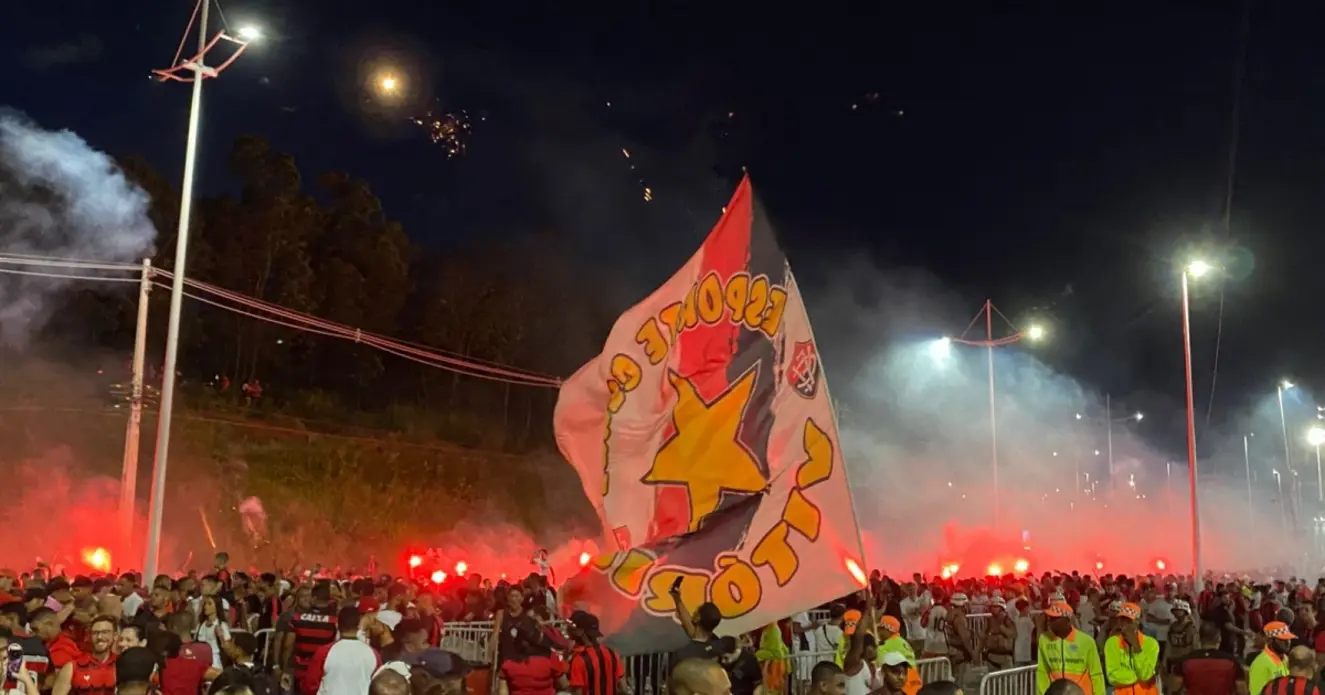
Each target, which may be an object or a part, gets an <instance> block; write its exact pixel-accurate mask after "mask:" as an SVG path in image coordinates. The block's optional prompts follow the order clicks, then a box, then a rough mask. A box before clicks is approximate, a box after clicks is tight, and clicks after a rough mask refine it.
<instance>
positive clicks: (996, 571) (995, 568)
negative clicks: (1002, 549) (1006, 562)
mask: <svg viewBox="0 0 1325 695" xmlns="http://www.w3.org/2000/svg"><path fill="white" fill-rule="evenodd" d="M989 576H991V577H1001V576H1003V566H1002V565H1000V564H998V563H997V562H995V563H994V564H992V565H990V566H989Z"/></svg>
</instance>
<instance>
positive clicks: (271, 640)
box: [253, 628, 276, 667]
mask: <svg viewBox="0 0 1325 695" xmlns="http://www.w3.org/2000/svg"><path fill="white" fill-rule="evenodd" d="M253 638H254V639H256V640H257V641H258V645H260V647H261V649H262V653H261V654H258V655H257V656H258V657H259V658H260V659H261V660H260V661H259V662H258V663H260V664H262V665H263V666H268V667H270V666H274V665H275V664H274V663H273V662H272V659H271V650H272V649H273V648H274V647H275V646H276V644H275V642H276V631H275V630H273V629H271V628H267V629H265V630H256V631H254V632H253Z"/></svg>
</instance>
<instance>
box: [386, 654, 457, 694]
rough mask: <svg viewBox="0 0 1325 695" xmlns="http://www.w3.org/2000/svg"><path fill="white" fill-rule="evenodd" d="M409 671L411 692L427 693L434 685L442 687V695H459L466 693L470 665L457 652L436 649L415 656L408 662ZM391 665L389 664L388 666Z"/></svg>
mask: <svg viewBox="0 0 1325 695" xmlns="http://www.w3.org/2000/svg"><path fill="white" fill-rule="evenodd" d="M406 663H407V665H408V667H409V669H408V673H409V676H408V677H409V682H410V690H411V691H413V692H420V693H426V692H428V689H429V688H431V687H433V686H434V685H438V684H439V685H440V686H441V691H442V692H441V694H440V695H458V693H461V692H463V691H464V685H465V677H466V676H468V675H469V672H470V667H469V663H468V662H466V661H465V660H464V659H462V658H461V657H460V655H459V654H456V653H455V652H448V651H446V650H443V649H438V648H436V647H429V648H428V649H425V650H423V651H422V652H419V653H418V654H415V655H414V656H413V657H411V659H410V660H409V661H408V662H406ZM387 665H389V664H387Z"/></svg>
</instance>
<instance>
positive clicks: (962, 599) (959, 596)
mask: <svg viewBox="0 0 1325 695" xmlns="http://www.w3.org/2000/svg"><path fill="white" fill-rule="evenodd" d="M966 601H967V598H966V594H963V593H962V592H960V591H958V592H957V593H955V594H953V595H952V601H951V602H952V605H954V606H965V605H966Z"/></svg>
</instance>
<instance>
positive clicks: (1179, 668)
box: [1170, 622, 1258, 695]
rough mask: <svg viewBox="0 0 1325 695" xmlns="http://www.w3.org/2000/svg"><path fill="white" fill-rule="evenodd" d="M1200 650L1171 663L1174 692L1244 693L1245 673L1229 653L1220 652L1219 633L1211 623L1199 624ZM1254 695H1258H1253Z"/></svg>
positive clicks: (1194, 694) (1196, 694) (1189, 694)
mask: <svg viewBox="0 0 1325 695" xmlns="http://www.w3.org/2000/svg"><path fill="white" fill-rule="evenodd" d="M1199 634H1200V640H1201V648H1200V649H1196V650H1194V651H1192V652H1190V653H1188V654H1187V655H1186V656H1183V657H1182V658H1181V659H1178V660H1177V661H1175V662H1173V664H1171V666H1170V668H1171V669H1172V671H1173V677H1174V686H1173V690H1174V691H1175V692H1178V691H1183V690H1185V691H1186V693H1187V695H1230V693H1238V692H1246V688H1247V685H1246V683H1247V671H1246V669H1245V668H1244V667H1243V665H1242V663H1241V662H1239V661H1238V660H1237V658H1236V657H1235V656H1234V655H1233V653H1232V652H1229V651H1221V650H1220V649H1219V642H1220V640H1221V639H1222V638H1223V635H1222V630H1221V628H1220V626H1219V625H1217V624H1215V623H1210V622H1206V623H1201V629H1200V633H1199ZM1253 695H1258V694H1253Z"/></svg>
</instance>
